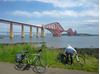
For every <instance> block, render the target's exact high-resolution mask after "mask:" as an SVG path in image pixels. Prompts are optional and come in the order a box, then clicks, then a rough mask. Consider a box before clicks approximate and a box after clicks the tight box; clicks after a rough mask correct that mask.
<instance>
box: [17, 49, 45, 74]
mask: <svg viewBox="0 0 100 74" xmlns="http://www.w3.org/2000/svg"><path fill="white" fill-rule="evenodd" d="M41 51H42V50H39V51H38V52H37V53H36V54H30V53H29V52H27V51H24V52H21V53H18V54H17V55H16V63H15V69H16V70H22V71H23V70H29V69H30V68H32V70H33V71H34V72H37V73H44V72H45V71H46V66H45V64H43V63H44V61H43V60H42V58H41Z"/></svg>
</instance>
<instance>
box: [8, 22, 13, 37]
mask: <svg viewBox="0 0 100 74" xmlns="http://www.w3.org/2000/svg"><path fill="white" fill-rule="evenodd" d="M9 36H10V38H13V37H14V33H13V24H12V22H10V35H9Z"/></svg>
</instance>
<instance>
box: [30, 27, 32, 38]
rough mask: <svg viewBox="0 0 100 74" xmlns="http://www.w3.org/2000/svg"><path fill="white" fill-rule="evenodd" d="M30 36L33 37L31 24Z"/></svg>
mask: <svg viewBox="0 0 100 74" xmlns="http://www.w3.org/2000/svg"><path fill="white" fill-rule="evenodd" d="M30 38H32V26H30Z"/></svg>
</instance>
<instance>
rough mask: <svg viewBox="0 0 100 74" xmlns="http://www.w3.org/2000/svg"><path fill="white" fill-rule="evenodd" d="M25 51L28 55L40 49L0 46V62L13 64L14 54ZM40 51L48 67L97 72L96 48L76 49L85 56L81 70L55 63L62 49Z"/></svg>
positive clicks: (97, 50)
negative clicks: (28, 52)
mask: <svg viewBox="0 0 100 74" xmlns="http://www.w3.org/2000/svg"><path fill="white" fill-rule="evenodd" d="M27 49H29V50H28V51H30V53H35V52H36V51H37V50H38V49H40V47H37V46H36V45H30V44H13V45H0V61H1V62H10V63H14V62H15V55H16V53H17V52H20V51H22V50H27ZM42 49H43V53H42V55H43V57H44V58H45V61H46V63H47V66H48V67H55V68H56V67H57V68H64V69H72V70H83V71H89V72H98V71H99V49H98V48H80V49H77V51H78V53H79V54H81V55H85V60H86V63H85V64H84V66H83V67H82V68H81V67H80V66H79V65H77V64H73V65H64V64H61V63H59V62H57V60H56V58H57V54H58V53H59V52H63V48H62V49H54V48H47V47H46V46H45V45H44V46H43V47H42Z"/></svg>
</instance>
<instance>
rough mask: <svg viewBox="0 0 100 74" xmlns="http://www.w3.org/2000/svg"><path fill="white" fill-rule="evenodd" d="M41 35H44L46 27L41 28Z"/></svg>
mask: <svg viewBox="0 0 100 74" xmlns="http://www.w3.org/2000/svg"><path fill="white" fill-rule="evenodd" d="M41 37H44V27H43V26H42V28H41Z"/></svg>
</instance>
